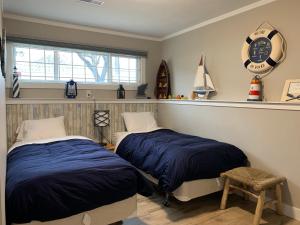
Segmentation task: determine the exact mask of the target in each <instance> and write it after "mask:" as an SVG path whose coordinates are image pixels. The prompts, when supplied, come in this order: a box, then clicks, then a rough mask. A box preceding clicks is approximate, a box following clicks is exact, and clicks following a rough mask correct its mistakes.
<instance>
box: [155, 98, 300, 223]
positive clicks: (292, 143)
mask: <svg viewBox="0 0 300 225" xmlns="http://www.w3.org/2000/svg"><path fill="white" fill-rule="evenodd" d="M299 116H300V111H287V110H268V109H244V108H230V107H211V106H188V105H175V104H159V107H158V120H159V126H163V127H168V128H172V129H174V130H177V131H180V132H183V133H187V134H193V135H198V136H201V137H206V138H212V139H216V140H219V141H224V142H227V143H231V144H234V145H236V146H237V147H239V148H240V149H242V150H243V151H244V152H245V153H246V155H247V156H248V157H249V160H250V162H251V165H252V166H253V167H257V168H260V169H263V170H266V171H269V172H271V173H274V174H276V175H282V176H286V177H287V179H288V183H287V184H286V185H285V187H284V202H285V203H287V204H288V205H290V206H294V207H296V208H299V210H300V176H299V159H300V134H299V127H300V120H299ZM299 212H300V211H299ZM299 216H300V214H299ZM299 218H300V217H299Z"/></svg>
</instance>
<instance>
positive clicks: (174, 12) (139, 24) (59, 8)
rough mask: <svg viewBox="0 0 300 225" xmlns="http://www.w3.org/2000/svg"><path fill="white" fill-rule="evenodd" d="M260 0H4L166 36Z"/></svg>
mask: <svg viewBox="0 0 300 225" xmlns="http://www.w3.org/2000/svg"><path fill="white" fill-rule="evenodd" d="M258 1H260V0H104V2H105V3H104V5H102V6H96V5H90V4H87V3H82V2H80V1H79V0H4V12H5V13H12V14H18V15H22V16H27V17H34V18H39V19H47V20H54V21H57V22H65V23H71V24H77V25H84V26H91V27H96V28H102V29H109V30H113V31H120V32H126V33H132V34H137V35H143V36H149V37H154V38H162V37H165V36H168V35H171V34H173V33H176V32H178V31H180V30H182V29H185V28H187V27H190V26H194V25H196V24H199V23H201V22H204V21H207V20H209V19H212V18H215V17H217V16H220V15H223V14H225V13H228V12H231V11H233V10H237V9H239V8H241V7H244V6H247V5H249V4H252V3H255V2H258Z"/></svg>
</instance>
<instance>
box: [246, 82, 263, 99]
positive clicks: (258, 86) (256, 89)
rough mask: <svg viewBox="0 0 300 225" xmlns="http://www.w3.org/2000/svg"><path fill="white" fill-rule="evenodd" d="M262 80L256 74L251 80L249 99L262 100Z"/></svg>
mask: <svg viewBox="0 0 300 225" xmlns="http://www.w3.org/2000/svg"><path fill="white" fill-rule="evenodd" d="M262 88H263V85H262V81H261V79H260V77H259V76H255V77H254V78H253V79H252V80H251V84H250V91H249V96H248V99H247V101H262V100H263V95H262Z"/></svg>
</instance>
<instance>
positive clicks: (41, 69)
mask: <svg viewBox="0 0 300 225" xmlns="http://www.w3.org/2000/svg"><path fill="white" fill-rule="evenodd" d="M33 77H39V78H42V80H45V64H43V63H31V78H33Z"/></svg>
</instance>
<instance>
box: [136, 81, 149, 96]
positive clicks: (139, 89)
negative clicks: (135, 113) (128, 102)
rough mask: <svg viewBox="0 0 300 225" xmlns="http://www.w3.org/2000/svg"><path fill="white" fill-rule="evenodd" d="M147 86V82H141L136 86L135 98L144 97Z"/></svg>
mask: <svg viewBox="0 0 300 225" xmlns="http://www.w3.org/2000/svg"><path fill="white" fill-rule="evenodd" d="M147 87H148V84H141V85H139V86H138V87H137V93H136V98H140V99H146V98H147V96H146V89H147Z"/></svg>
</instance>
